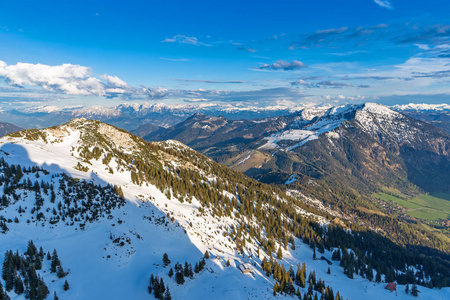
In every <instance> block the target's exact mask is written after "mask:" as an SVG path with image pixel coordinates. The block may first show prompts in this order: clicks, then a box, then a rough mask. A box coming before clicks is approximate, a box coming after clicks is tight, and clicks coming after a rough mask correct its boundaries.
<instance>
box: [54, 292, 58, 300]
mask: <svg viewBox="0 0 450 300" xmlns="http://www.w3.org/2000/svg"><path fill="white" fill-rule="evenodd" d="M53 300H59V298H58V295H56V291H55V293H54V294H53Z"/></svg>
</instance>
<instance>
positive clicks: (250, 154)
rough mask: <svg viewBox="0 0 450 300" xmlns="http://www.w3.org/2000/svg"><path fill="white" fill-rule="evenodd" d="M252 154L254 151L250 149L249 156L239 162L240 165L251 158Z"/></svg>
mask: <svg viewBox="0 0 450 300" xmlns="http://www.w3.org/2000/svg"><path fill="white" fill-rule="evenodd" d="M251 156H252V152H251V151H248V152H247V156H246V157H245V158H244V159H243V160H241V161H240V162H239V163H238V165H240V164H243V163H245V161H246V160H247V159H249V158H250V157H251Z"/></svg>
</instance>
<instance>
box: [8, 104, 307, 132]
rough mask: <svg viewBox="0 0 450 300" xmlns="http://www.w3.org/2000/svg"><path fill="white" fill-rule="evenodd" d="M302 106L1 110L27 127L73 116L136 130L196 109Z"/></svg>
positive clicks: (243, 112)
mask: <svg viewBox="0 0 450 300" xmlns="http://www.w3.org/2000/svg"><path fill="white" fill-rule="evenodd" d="M299 109H301V107H295V108H288V107H284V106H274V107H267V108H258V107H245V108H240V107H235V106H222V105H196V106H194V105H184V104H175V105H167V104H164V103H153V104H151V103H143V104H121V105H118V106H115V107H105V106H91V107H67V108H59V107H56V106H41V107H35V108H28V109H24V110H20V111H19V110H8V111H3V112H0V118H1V119H2V120H3V121H7V122H10V123H13V124H17V125H19V126H21V127H23V128H43V127H48V126H55V125H58V124H61V123H64V122H68V121H69V120H71V119H73V118H80V117H84V118H88V119H97V120H101V121H103V122H107V123H109V124H112V125H115V126H118V127H121V128H124V129H126V130H135V129H137V128H138V127H139V126H141V125H146V124H149V123H150V124H152V125H154V126H158V127H169V126H172V125H175V124H177V123H179V122H182V121H184V120H185V119H187V118H188V117H190V116H192V115H193V114H195V113H203V114H208V115H211V116H219V115H222V116H225V117H227V118H230V119H253V118H266V117H272V116H279V115H284V114H288V113H290V112H292V111H296V110H299Z"/></svg>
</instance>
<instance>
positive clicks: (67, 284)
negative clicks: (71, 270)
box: [63, 280, 70, 291]
mask: <svg viewBox="0 0 450 300" xmlns="http://www.w3.org/2000/svg"><path fill="white" fill-rule="evenodd" d="M69 288H70V286H69V283H68V282H67V280H65V281H64V286H63V289H64V290H65V291H68V290H69Z"/></svg>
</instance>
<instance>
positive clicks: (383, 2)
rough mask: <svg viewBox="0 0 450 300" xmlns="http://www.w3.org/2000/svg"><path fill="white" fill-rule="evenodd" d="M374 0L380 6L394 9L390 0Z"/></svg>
mask: <svg viewBox="0 0 450 300" xmlns="http://www.w3.org/2000/svg"><path fill="white" fill-rule="evenodd" d="M373 2H375V3H376V4H378V5H379V6H381V7H383V8H387V9H394V8H393V7H392V4H391V2H390V1H389V0H373Z"/></svg>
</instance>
